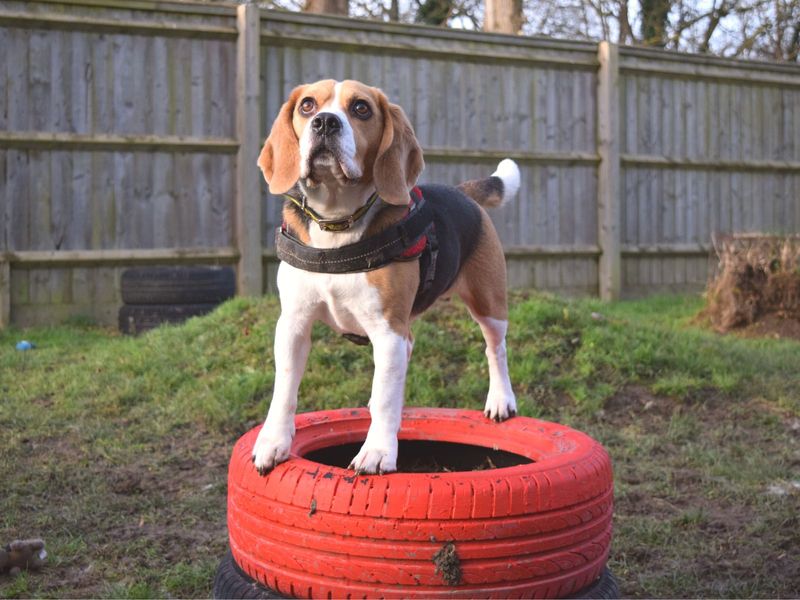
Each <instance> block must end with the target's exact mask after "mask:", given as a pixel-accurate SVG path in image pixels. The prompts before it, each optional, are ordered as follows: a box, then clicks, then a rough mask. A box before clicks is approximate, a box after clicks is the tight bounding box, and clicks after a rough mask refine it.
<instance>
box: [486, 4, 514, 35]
mask: <svg viewBox="0 0 800 600" xmlns="http://www.w3.org/2000/svg"><path fill="white" fill-rule="evenodd" d="M485 10H486V16H485V19H484V24H483V29H484V31H494V32H496V33H510V34H513V35H516V34H518V33H519V32H520V31H522V0H486V7H485Z"/></svg>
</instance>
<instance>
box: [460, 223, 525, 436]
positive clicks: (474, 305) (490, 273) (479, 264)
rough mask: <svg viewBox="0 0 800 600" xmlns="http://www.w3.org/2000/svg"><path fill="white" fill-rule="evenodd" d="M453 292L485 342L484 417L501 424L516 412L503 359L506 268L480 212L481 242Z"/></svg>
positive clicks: (494, 235) (491, 229) (506, 365)
mask: <svg viewBox="0 0 800 600" xmlns="http://www.w3.org/2000/svg"><path fill="white" fill-rule="evenodd" d="M454 291H455V292H456V293H457V294H458V295H459V296H460V297H461V299H462V300H464V302H465V303H466V305H467V308H469V312H470V314H471V315H472V318H473V319H475V321H476V322H477V323H478V325H479V326H480V328H481V332H482V333H483V338H484V340H485V341H486V358H487V360H488V362H489V393H488V394H487V396H486V406H485V408H484V414H485V415H486V416H487V417H488V418H490V419H493V420H495V421H504V420H506V419H508V418H509V417H513V416H514V415H515V414H516V412H517V402H516V398H515V396H514V390H513V389H512V387H511V380H510V378H509V376H508V359H507V356H506V332H507V330H508V300H507V297H506V264H505V257H504V255H503V247H502V245H501V244H500V240H499V238H498V237H497V232H496V231H495V229H494V227H493V226H492V224H491V221H490V220H489V216H488V215H487V214H486V213H485V212H483V211H482V227H481V239H480V241H479V243H478V245H477V247H476V249H475V251H474V252H473V254H472V256H470V258H469V259H468V260H467V262H466V263H465V264H464V266H463V267H462V269H461V273H460V274H459V277H458V279H457V281H456V284H455V286H454Z"/></svg>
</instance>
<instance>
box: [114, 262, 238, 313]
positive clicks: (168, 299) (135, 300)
mask: <svg viewBox="0 0 800 600" xmlns="http://www.w3.org/2000/svg"><path fill="white" fill-rule="evenodd" d="M120 293H121V295H122V302H123V303H124V304H132V305H138V304H147V305H153V304H218V303H220V302H224V301H225V300H227V299H229V298H232V297H233V296H234V295H235V294H236V274H235V273H234V271H233V269H232V268H230V267H136V268H132V269H127V270H125V271H123V273H122V277H121V279H120Z"/></svg>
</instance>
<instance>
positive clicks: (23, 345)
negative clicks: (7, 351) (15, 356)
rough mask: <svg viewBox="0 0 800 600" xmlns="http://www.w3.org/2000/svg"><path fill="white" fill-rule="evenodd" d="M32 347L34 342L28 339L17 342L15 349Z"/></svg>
mask: <svg viewBox="0 0 800 600" xmlns="http://www.w3.org/2000/svg"><path fill="white" fill-rule="evenodd" d="M34 348H36V344H32V343H30V342H29V341H28V340H22V341H21V342H17V350H33V349H34Z"/></svg>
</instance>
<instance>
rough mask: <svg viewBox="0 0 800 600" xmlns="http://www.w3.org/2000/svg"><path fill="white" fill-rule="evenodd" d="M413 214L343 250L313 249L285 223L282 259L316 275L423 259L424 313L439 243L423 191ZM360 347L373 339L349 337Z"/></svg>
mask: <svg viewBox="0 0 800 600" xmlns="http://www.w3.org/2000/svg"><path fill="white" fill-rule="evenodd" d="M411 192H412V193H411V199H410V201H409V211H408V214H406V216H405V217H403V218H402V219H401V220H400V221H398V222H396V223H394V224H393V225H391V226H389V227H387V228H386V229H384V230H383V231H381V232H380V233H377V234H375V235H373V236H370V237H368V238H366V239H364V240H360V241H358V242H356V243H354V244H348V245H346V246H340V247H339V248H313V247H311V246H307V245H306V244H304V243H303V242H301V241H300V240H298V239H297V238H296V237H295V236H293V235H292V233H291V232H290V231H289V228H288V227H287V225H286V223H283V224H282V225H281V226H280V228H279V229H278V231H277V235H276V236H275V250H276V253H277V255H278V258H279V259H280V260H282V261H284V262H286V263H288V264H290V265H292V266H293V267H296V268H298V269H302V270H303V271H312V272H315V273H359V272H364V271H372V270H374V269H379V268H381V267H383V266H385V265H387V264H389V263H390V262H393V261H396V260H414V259H417V258H419V265H420V283H419V288H418V289H417V294H416V297H415V298H414V308H413V309H412V312H415V313H416V312H421V310H423V309H424V308H427V305H429V303H430V302H429V298H427V292H428V291H429V289H430V288H431V285H432V284H433V281H434V278H435V275H436V259H437V255H438V243H437V239H436V227H435V225H434V213H433V209H432V208H431V205H430V203H428V202H426V201H425V198H424V197H423V195H422V191H421V190H420V189H419V188H417V187H415V188H414V189H413V190H412V191H411ZM344 337H346V338H347V339H349V340H350V341H352V342H355V343H357V344H368V343H369V339H368V338H366V337H363V336H358V335H354V334H345V336H344Z"/></svg>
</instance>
